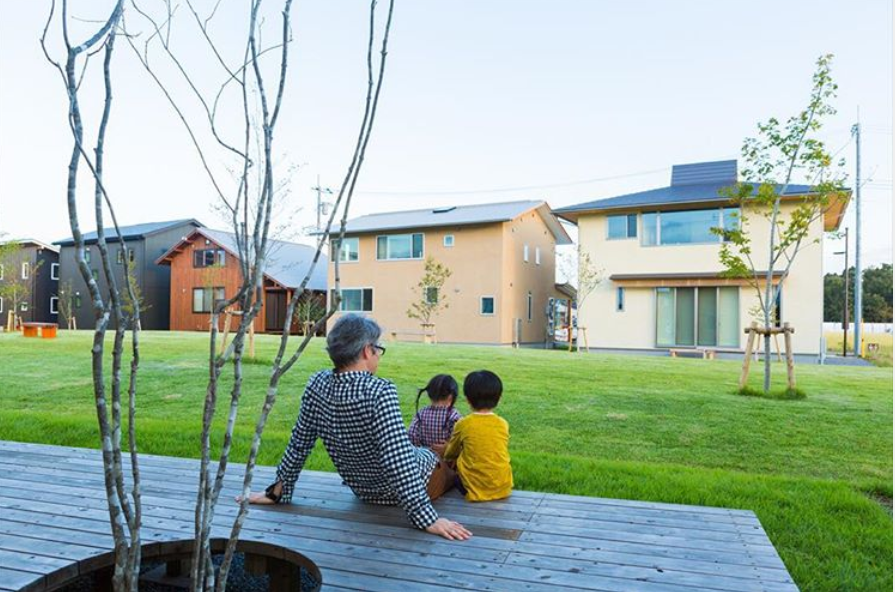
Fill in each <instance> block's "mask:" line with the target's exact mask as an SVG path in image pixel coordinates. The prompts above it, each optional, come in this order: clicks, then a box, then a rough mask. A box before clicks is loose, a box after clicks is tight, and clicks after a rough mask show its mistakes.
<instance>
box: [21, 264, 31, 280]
mask: <svg viewBox="0 0 895 592" xmlns="http://www.w3.org/2000/svg"><path fill="white" fill-rule="evenodd" d="M29 277H31V264H30V263H28V262H27V261H23V262H22V279H23V280H27V279H28V278H29Z"/></svg>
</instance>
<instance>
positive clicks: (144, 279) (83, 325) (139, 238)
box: [54, 219, 202, 330]
mask: <svg viewBox="0 0 895 592" xmlns="http://www.w3.org/2000/svg"><path fill="white" fill-rule="evenodd" d="M199 226H202V223H201V222H199V221H197V220H193V219H187V220H169V221H166V222H147V223H144V224H135V225H132V226H121V227H120V230H121V234H122V236H123V237H124V245H121V244H119V239H118V236H117V234H116V233H115V230H114V229H110V228H106V244H107V245H108V249H109V255H110V256H112V273H113V274H114V275H115V280H116V282H117V284H118V286H119V287H123V286H124V279H125V278H124V257H128V259H129V263H130V267H131V269H132V270H133V277H134V279H135V280H136V283H137V287H138V289H139V292H140V296H141V298H142V302H143V306H142V309H141V312H140V326H141V328H143V329H144V330H165V329H167V328H168V316H169V314H168V305H169V303H168V299H169V297H170V293H171V273H170V269H168V268H167V267H162V266H159V265H156V264H155V260H156V259H157V258H158V257H159V255H161V254H162V253H164V252H165V251H167V250H168V247H170V246H171V244H172V243H173V242H175V241H177V240H180V239H181V238H183V237H184V236H187V235H189V234H190V232H192V231H193V230H194V229H195V228H198V227H199ZM54 244H56V245H58V246H59V247H60V251H59V266H60V267H59V271H60V276H59V279H60V283H59V285H60V286H64V285H70V286H71V290H72V292H73V293H74V294H73V299H72V314H73V316H74V317H75V318H76V319H77V324H78V328H79V329H90V328H92V327H93V326H94V323H95V322H96V320H95V317H94V313H93V306H92V304H91V301H90V294H89V292H88V290H87V284H86V282H84V279H83V278H82V277H81V272H80V270H79V269H78V264H77V261H76V259H75V256H76V253H75V241H74V239H73V238H67V239H65V240H61V241H56V242H55V243H54ZM84 246H85V251H86V252H85V256H86V258H87V264H88V265H89V266H90V268H91V270H92V272H93V277H94V278H96V281H97V283H98V284H99V289H100V291H101V292H102V293H103V295H104V297H106V296H105V295H107V294H108V293H109V288H108V283H107V281H106V274H105V273H103V266H102V259H101V257H100V253H99V248H98V247H97V235H96V232H88V233H85V234H84ZM110 322H111V326H112V327H114V324H115V323H114V319H112V320H111V321H110Z"/></svg>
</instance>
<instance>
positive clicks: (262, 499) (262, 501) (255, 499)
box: [236, 483, 283, 506]
mask: <svg viewBox="0 0 895 592" xmlns="http://www.w3.org/2000/svg"><path fill="white" fill-rule="evenodd" d="M268 489H270V488H268ZM273 494H274V495H275V496H277V497H279V496H281V495H283V484H282V483H277V484H276V485H275V486H274V488H273ZM236 503H237V504H241V503H242V496H241V495H237V496H236ZM249 503H250V504H257V505H259V506H269V505H272V504H275V503H277V502H276V501H275V500H272V499H270V498H269V497H267V492H266V491H263V492H260V493H259V492H256V493H250V494H249Z"/></svg>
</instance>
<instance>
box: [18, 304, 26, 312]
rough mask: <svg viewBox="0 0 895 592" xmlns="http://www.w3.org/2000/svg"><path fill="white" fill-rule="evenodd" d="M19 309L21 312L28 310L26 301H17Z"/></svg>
mask: <svg viewBox="0 0 895 592" xmlns="http://www.w3.org/2000/svg"><path fill="white" fill-rule="evenodd" d="M19 310H20V311H21V312H28V303H27V302H21V303H19Z"/></svg>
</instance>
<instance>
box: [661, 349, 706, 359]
mask: <svg viewBox="0 0 895 592" xmlns="http://www.w3.org/2000/svg"><path fill="white" fill-rule="evenodd" d="M668 353H669V354H670V355H671V357H672V358H702V359H703V360H714V359H715V350H713V349H707V348H702V347H699V348H687V349H670V350H668Z"/></svg>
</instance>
